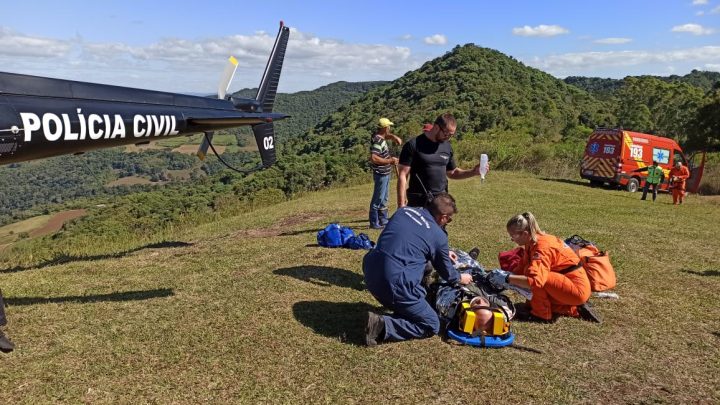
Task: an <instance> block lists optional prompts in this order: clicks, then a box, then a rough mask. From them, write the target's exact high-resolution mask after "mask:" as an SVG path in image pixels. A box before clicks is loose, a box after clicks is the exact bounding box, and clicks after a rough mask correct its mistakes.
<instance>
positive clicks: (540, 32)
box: [513, 24, 570, 37]
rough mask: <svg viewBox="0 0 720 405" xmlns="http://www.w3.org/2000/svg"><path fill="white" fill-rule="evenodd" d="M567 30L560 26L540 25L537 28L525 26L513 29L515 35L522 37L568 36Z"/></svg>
mask: <svg viewBox="0 0 720 405" xmlns="http://www.w3.org/2000/svg"><path fill="white" fill-rule="evenodd" d="M569 32H570V31H568V30H567V29H566V28H563V27H561V26H559V25H544V24H541V25H538V26H537V27H531V26H529V25H525V26H523V27H519V28H513V34H514V35H520V36H522V37H554V36H555V35H562V34H567V33H569Z"/></svg>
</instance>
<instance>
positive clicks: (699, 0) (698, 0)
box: [692, 0, 708, 6]
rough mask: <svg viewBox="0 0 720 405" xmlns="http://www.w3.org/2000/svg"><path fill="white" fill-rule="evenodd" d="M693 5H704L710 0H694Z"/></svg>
mask: <svg viewBox="0 0 720 405" xmlns="http://www.w3.org/2000/svg"><path fill="white" fill-rule="evenodd" d="M692 4H693V6H702V5H705V4H708V0H693V2H692Z"/></svg>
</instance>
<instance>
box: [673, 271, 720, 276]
mask: <svg viewBox="0 0 720 405" xmlns="http://www.w3.org/2000/svg"><path fill="white" fill-rule="evenodd" d="M680 271H682V272H683V273H688V274H694V275H696V276H703V277H720V270H705V271H697V270H680Z"/></svg>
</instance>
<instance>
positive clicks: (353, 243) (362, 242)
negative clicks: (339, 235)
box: [343, 233, 375, 250]
mask: <svg viewBox="0 0 720 405" xmlns="http://www.w3.org/2000/svg"><path fill="white" fill-rule="evenodd" d="M343 246H344V247H346V248H348V249H365V250H370V249H372V248H374V247H375V242H373V241H371V240H370V238H369V237H368V236H367V235H366V234H364V233H360V234H359V235H357V236H351V237H350V238H348V240H347V241H346V242H345V244H344V245H343Z"/></svg>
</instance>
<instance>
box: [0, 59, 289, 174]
mask: <svg viewBox="0 0 720 405" xmlns="http://www.w3.org/2000/svg"><path fill="white" fill-rule="evenodd" d="M282 118H285V115H283V114H276V113H257V112H246V111H240V110H237V109H236V108H235V103H233V101H232V100H220V99H216V98H210V97H197V96H189V95H183V94H173V93H164V92H157V91H149V90H141V89H131V88H124V87H118V86H109V85H101V84H93V83H83V82H73V81H68V80H60V79H50V78H43V77H34V76H26V75H19V74H12V73H2V72H0V164H4V163H12V162H19V161H24V160H31V159H39V158H46V157H50V156H57V155H62V154H67V153H80V152H85V151H89V150H93V149H99V148H107V147H112V146H120V145H127V144H143V143H147V142H150V141H155V140H159V139H162V138H169V137H177V136H187V135H192V134H196V133H201V132H208V131H214V130H218V129H224V128H232V127H237V126H242V125H256V124H263V123H269V122H272V121H274V120H278V119H282Z"/></svg>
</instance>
